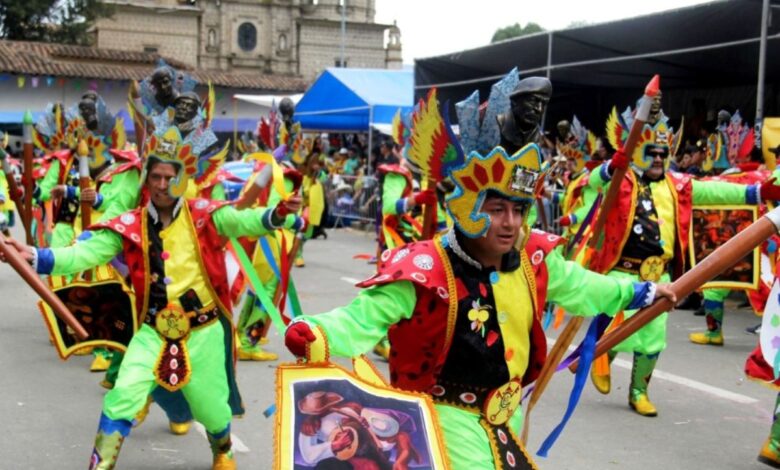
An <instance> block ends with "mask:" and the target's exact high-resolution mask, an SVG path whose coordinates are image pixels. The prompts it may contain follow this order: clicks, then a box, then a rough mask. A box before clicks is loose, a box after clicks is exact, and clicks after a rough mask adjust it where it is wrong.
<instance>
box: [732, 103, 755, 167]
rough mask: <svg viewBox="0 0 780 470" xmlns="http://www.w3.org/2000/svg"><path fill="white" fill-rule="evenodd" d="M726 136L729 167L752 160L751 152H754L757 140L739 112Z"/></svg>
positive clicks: (734, 116)
mask: <svg viewBox="0 0 780 470" xmlns="http://www.w3.org/2000/svg"><path fill="white" fill-rule="evenodd" d="M725 133H726V136H728V139H727V142H728V152H727V156H728V159H729V165H731V166H732V167H733V166H736V165H738V164H740V163H745V162H746V161H748V160H749V158H750V151H751V150H753V146H754V145H755V139H754V136H753V130H752V129H751V128H750V126H748V125H747V123H746V122H743V121H742V116H740V114H739V110H737V111H736V112H735V113H734V115H733V116H731V121H730V122H729V125H728V127H726V131H725Z"/></svg>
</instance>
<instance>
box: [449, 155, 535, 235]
mask: <svg viewBox="0 0 780 470" xmlns="http://www.w3.org/2000/svg"><path fill="white" fill-rule="evenodd" d="M450 178H451V179H452V182H453V183H455V190H454V191H453V193H452V194H451V195H450V196H449V197H448V198H447V211H448V212H449V213H450V215H451V216H452V219H453V220H454V222H455V226H456V227H457V228H458V230H459V231H461V232H462V233H463V234H464V235H466V236H468V237H471V238H477V237H480V236H482V235H483V234H484V233H485V232H487V230H488V228H489V227H490V216H489V215H488V214H485V213H482V212H480V210H481V208H482V203H483V202H484V201H485V197H486V196H487V194H488V192H489V191H490V192H495V193H498V194H500V195H502V196H504V197H506V198H508V199H510V200H512V201H517V202H525V203H527V204H528V206H529V207H530V205H531V203H532V202H533V201H534V200H535V198H536V197H537V196H538V195H539V194H540V192H541V189H542V185H543V182H544V172H543V170H542V152H541V149H540V148H539V146H538V145H536V144H528V145H526V146H525V147H523V148H522V149H520V150H518V151H517V152H516V153H515V154H514V155H512V156H509V155H507V153H506V151H505V150H504V149H503V147H495V148H494V149H493V150H492V151H491V152H490V153H488V154H487V155H484V156H483V155H481V154H480V153H479V152H471V153H470V154H468V157H467V158H466V162H465V165H463V166H461V167H460V168H458V169H455V170H454V171H452V172H451V173H450Z"/></svg>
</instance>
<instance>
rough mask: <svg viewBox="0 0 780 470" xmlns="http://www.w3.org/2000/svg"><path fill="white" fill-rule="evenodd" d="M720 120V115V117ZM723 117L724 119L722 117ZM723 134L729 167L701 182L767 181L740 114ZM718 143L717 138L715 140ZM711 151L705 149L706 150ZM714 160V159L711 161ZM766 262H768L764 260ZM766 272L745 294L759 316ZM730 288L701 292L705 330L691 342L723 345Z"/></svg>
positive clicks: (707, 165) (707, 163) (765, 290)
mask: <svg viewBox="0 0 780 470" xmlns="http://www.w3.org/2000/svg"><path fill="white" fill-rule="evenodd" d="M719 117H720V116H719ZM723 117H725V116H723ZM724 134H725V136H726V142H727V143H728V145H727V157H728V161H729V162H730V164H731V165H732V166H731V168H729V169H727V170H726V171H724V172H723V173H721V174H720V175H716V176H710V177H705V178H703V180H704V181H727V182H731V183H739V184H756V183H761V182H763V181H765V180H767V179H768V178H769V176H770V171H768V170H761V169H759V168H758V164H756V163H753V164H751V163H750V162H749V161H750V153H751V150H753V144H754V141H753V132H752V131H751V130H750V127H749V126H748V125H747V124H746V123H745V124H743V122H742V118H741V117H740V115H739V111H737V112H736V113H734V116H733V117H731V118H730V119H729V125H728V126H727V127H726V128H725V130H724ZM718 142H720V138H719V139H718ZM709 150H710V149H708V151H709ZM707 157H708V158H707V159H706V160H705V165H704V166H705V168H707V169H708V170H711V169H712V168H713V165H712V164H711V161H712V160H713V158H712V155H711V153H710V152H708V156H707ZM714 160H715V161H717V158H716V159H714ZM764 213H766V206H765V205H763V204H761V205H759V215H763V214H764ZM777 241H778V238H777V237H773V240H772V242H771V243H774V244H775V246H776V243H777ZM761 251H762V255H761V256H762V258H761V259H762V263H761V265H760V266H759V267H757V268H758V269H760V270H761V271H767V268H771V266H772V264H773V263H770V262H768V261H769V260H770V257H772V258H773V257H774V256H773V255H772V254H771V253H768V252H767V244H766V243H765V244H763V245H762V249H761ZM764 260H766V261H767V263H764V262H763V261H764ZM766 274H769V273H760V279H759V289H758V290H757V291H745V292H746V294H747V296H748V300H749V301H750V304H751V306H752V308H753V309H754V311H756V312H757V313H758V314H759V315H760V314H761V313H762V312H763V307H764V304H765V303H766V296H767V294H768V293H769V288H770V287H771V282H772V281H771V274H770V275H769V280H768V281H766V280H765V279H764V276H765V275H766ZM731 290H732V289H728V288H714V289H704V292H703V297H704V304H703V308H704V318H705V321H706V323H707V331H703V332H694V333H691V334H690V335H688V338H689V339H690V340H691V342H692V343H696V344H704V345H715V346H722V345H723V313H724V307H725V306H724V301H725V299H726V297H728V295H729V293H730V292H731Z"/></svg>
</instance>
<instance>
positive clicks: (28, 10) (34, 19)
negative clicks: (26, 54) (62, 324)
mask: <svg viewBox="0 0 780 470" xmlns="http://www.w3.org/2000/svg"><path fill="white" fill-rule="evenodd" d="M113 12H114V8H113V5H109V4H105V3H103V2H102V1H101V0H2V1H0V38H3V39H12V40H20V41H44V42H57V43H62V44H81V45H87V44H89V42H90V34H89V30H90V28H91V27H92V25H93V24H94V22H95V20H97V19H98V18H101V17H108V16H111V15H113Z"/></svg>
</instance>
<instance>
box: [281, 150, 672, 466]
mask: <svg viewBox="0 0 780 470" xmlns="http://www.w3.org/2000/svg"><path fill="white" fill-rule="evenodd" d="M541 164H542V162H541V152H540V150H539V147H538V146H536V145H534V144H530V145H528V146H526V147H524V148H523V149H521V150H520V151H519V152H517V153H515V154H514V155H512V156H509V155H507V153H506V152H505V151H504V149H503V148H500V147H499V148H495V149H494V150H493V151H491V152H490V153H488V154H486V155H481V154H479V153H477V152H473V153H471V154H469V156H468V157H467V158H466V159H465V160H464V158H463V156H462V153H461V154H460V157H457V158H453V159H451V160H447V161H445V162H444V163H442V165H443V168H442V170H443V171H444V172H445V173H446V174H448V175H449V177H450V178H451V179H452V181H453V182H454V183H455V185H456V189H455V191H454V192H453V194H451V195H450V196H449V197H448V198H447V210H448V211H449V213H450V215H451V216H452V218H453V220H454V224H455V226H454V228H453V229H452V230H450V231H448V232H447V233H446V234H443V235H439V236H437V237H436V238H434V239H433V240H430V241H423V242H416V243H410V244H407V245H404V246H403V247H400V248H398V249H394V250H387V251H385V252H383V253H382V255H381V257H380V261H381V262H380V264H379V265H378V272H377V273H376V274H375V275H374V276H372V277H371V278H369V279H368V280H366V281H364V282H362V283H360V284H359V286H361V287H366V288H367V289H366V290H364V291H362V292H361V293H360V294H359V295H358V297H357V298H356V299H355V300H354V301H353V302H352V303H351V304H349V305H348V306H346V307H341V308H337V309H335V310H332V311H330V312H327V313H324V314H320V315H312V316H305V317H303V318H301V319H300V320H298V321H296V322H294V323H292V324H291V326H290V327H289V328H288V330H287V333H286V336H285V344H286V345H287V347H288V348H289V349H290V351H292V352H293V354H295V355H297V356H300V357H307V351H308V349H309V348H311V347H315V345H313V344H311V343H316V342H324V343H326V344H327V347H328V350H329V352H330V354H331V355H334V356H346V357H350V356H356V355H358V354H361V353H363V352H365V351H367V350H369V349H371V348H372V347H373V346H374V344H376V342H377V340H379V339H380V338H382V337H383V336H384V335H385V334H387V335H388V336H389V338H390V343H391V345H392V350H393V353H392V354H391V356H390V359H389V362H390V382H391V384H392V385H393V386H394V387H398V388H401V389H404V390H411V391H416V392H423V393H428V394H430V395H431V398H432V399H433V400H434V402H435V403H436V410H437V412H438V419H439V424H440V425H441V429H442V431H443V436H444V441H445V446H446V450H447V453H448V455H449V460H450V463H451V465H452V468H454V469H488V468H490V469H492V468H510V467H514V466H515V465H520V463H521V462H525V466H523V467H521V468H535V467H534V466H533V464H532V463H530V457H528V455H527V453H526V452H525V451H524V449H523V447H522V445H521V444H520V441H519V439H518V438H517V437H516V434H515V432H514V431H515V430H517V429H518V428H519V423H521V422H522V418H521V415H522V413H521V412H519V411H517V408H518V405H519V402H520V397H521V396H522V392H521V387H522V386H525V385H528V384H530V383H531V382H533V380H534V379H535V378H536V376H537V375H538V373H539V370H540V369H541V366H542V364H543V363H544V360H545V356H546V353H547V344H546V339H545V336H544V333H543V331H542V327H541V323H540V318H541V315H542V311H543V310H544V305H545V302H546V301H547V299H548V298H549V299H550V301H555V302H558V303H560V304H561V305H564V306H566V308H567V309H568V310H570V311H573V312H580V313H581V314H583V315H595V314H597V313H598V312H601V311H605V312H611V313H613V314H614V313H616V312H618V311H619V310H621V309H623V308H636V307H639V306H642V305H647V304H648V303H649V302H651V301H652V300H653V298H654V297H655V296H656V295H669V293H668V291H667V290H666V289H665V288H664V287H662V286H656V285H655V284H652V283H633V282H630V281H627V280H618V279H611V278H607V277H605V276H601V275H598V274H595V273H592V272H589V271H587V270H585V269H583V268H581V267H580V266H578V265H576V264H575V263H572V262H569V261H565V260H564V259H563V257H562V255H561V253H560V250H559V249H557V248H556V247H557V246H558V245H559V244H560V243H561V239H560V238H559V237H557V236H555V235H549V234H546V233H543V232H537V231H534V232H530V231H529V229H528V226H527V225H525V222H526V221H525V217H526V216H527V214H528V209H529V208H530V206H531V204H532V203H533V201H534V199H535V197H536V196H537V193H538V191H539V189H540V185H541V179H542V178H543V174H542V172H541V166H542V165H541ZM594 292H595V293H598V294H597V295H593V293H594ZM672 297H673V296H672Z"/></svg>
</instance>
